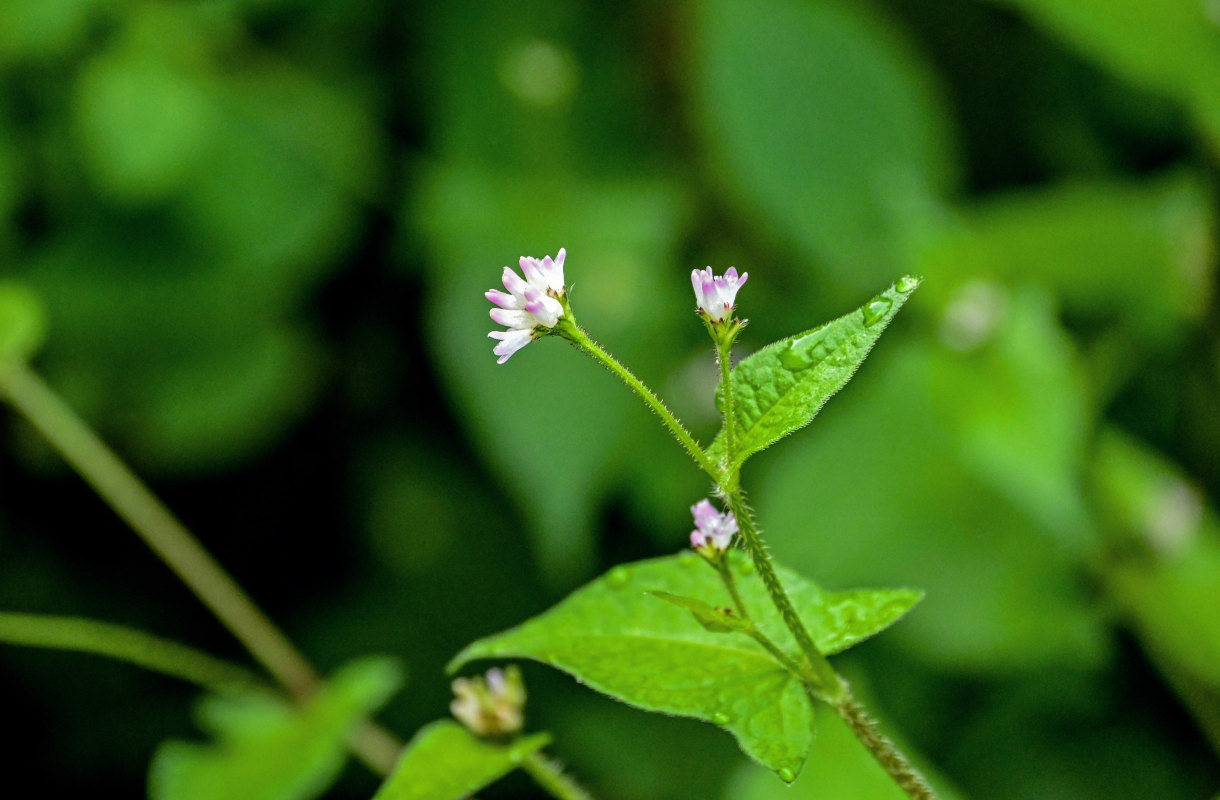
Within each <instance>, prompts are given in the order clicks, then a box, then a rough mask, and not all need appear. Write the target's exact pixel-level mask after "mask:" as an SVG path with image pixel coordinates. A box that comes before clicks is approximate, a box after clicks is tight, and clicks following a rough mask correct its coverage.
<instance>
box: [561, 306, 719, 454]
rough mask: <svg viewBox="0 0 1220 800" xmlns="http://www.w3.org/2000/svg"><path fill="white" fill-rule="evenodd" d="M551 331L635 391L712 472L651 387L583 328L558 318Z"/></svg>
mask: <svg viewBox="0 0 1220 800" xmlns="http://www.w3.org/2000/svg"><path fill="white" fill-rule="evenodd" d="M555 331H556V332H557V333H558V334H559V335H560V336H562V337H564V338H565V339H567V340H568V341H570V342H571V343H572V344H574V345H576V347H577V348H579V349H580V350H581V351H582V352H584V353H586V354H588V355H589V356H591V357H592V358H593V359H594V360H595V361H597V362H598V363H599V364H601V365H602V366H603V367H605V368H606V369H608V370H610V371H611V372H612V373H614V375H615V376H616V377H617V378H618V379H619V380H621V381H622V382H623V383H624V384H626V385H627V388H629V389H631V391H633V392H635V393H636V394H637V395H638V396H639V398H640V399H641V400H643V401H644V403H645V404H646V405H647V406H648V407H649V408H651V409H652V411H653V413H655V414H656V415H657V416H658V417H660V418H661V422H662V423H663V424H664V425H665V427H666V428H668V429H669V432H670V433H671V434H673V437H674V438H675V439H677V440H678V443H679V444H681V445H682V447H683V448H684V449H685V450H686V452H687V454H688V455H689V456H690V457H691V458H692V459H694V461H695V463H696V464H698V465H699V467H700V468H701V469H703V470H704V471H705V472H707V473H708V474H709V475H715V474H716V465H715V464H713V463H712V461H711V459H709V458H708V456H707V453H706V452H705V451H704V450H703V448H702V447H700V446H699V443H698V442H696V441H695V437H693V436H691V434H690V431H688V430H687V429H686V427H685V426H684V425H683V424H682V423H681V422H680V421H679V420H678V418H677V417H675V416H674V414H673V412H672V411H670V410H669V408H668V407H667V406H666V405H665V403H663V402H662V401H661V398H659V397H657V396H656V394H654V393H653V391H652V390H651V389H649V388H648V387H647V386H645V385H644V383H643V381H641V380H640V379H639V378H637V377H636V376H635V375H634V374H632V372H631V370H629V369H627V367H625V366H623V364H622V362H620V361H619V360H618V359H616V358H615V357H614V356H612V355H610V353H609V352H607V351H606V350H605V349H604V348H603V347H602V346H601V345H599V344H598V343H597V342H595V341H593V340H592V339H591V338H589V335H588V334H587V333H585V331H584V329H582V328H581V327H580V326H578V325H576V324H575V323H573V322H571V321H569V320H567V319H561V320H560V321H559V325H558V326H557V327H556V328H555Z"/></svg>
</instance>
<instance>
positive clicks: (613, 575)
mask: <svg viewBox="0 0 1220 800" xmlns="http://www.w3.org/2000/svg"><path fill="white" fill-rule="evenodd" d="M628 583H631V570H629V569H627V568H626V567H624V566H617V567H615V568H614V569H612V570H610V571H609V572H607V573H606V585H607V586H609V587H610V588H611V589H622V588H623V587H624V586H626V585H627V584H628Z"/></svg>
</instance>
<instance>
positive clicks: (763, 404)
mask: <svg viewBox="0 0 1220 800" xmlns="http://www.w3.org/2000/svg"><path fill="white" fill-rule="evenodd" d="M919 283H920V280H919V279H917V278H912V277H907V278H903V279H902V280H901V281H899V282H898V283H896V284H894V285H893V286H891V287H890V288H889V289H886V290H885V291H884V292H882V293H881V294H879V295H877V296H876V297H874V298H873V299H872V300H870V301H868V302H867V303H865V304H864V306H863V307H861V308H860V309H859V310H857V311H853V312H852V313H850V314H848V315H846V316H843V317H839V318H838V319H836V320H834V321H833V322H828V323H826V324H825V325H822V326H820V327H817V328H814V329H812V330H809V331H805V332H804V333H800V334H797V335H795V336H789V337H788V338H786V339H780V340H779V341H778V342H774V343H772V344H769V345H767V346H766V347H764V348H763V349H762V350H759V351H758V352H757V353H755V354H754V355H752V356H750V357H749V358H746V359H743V360H742V361H741V363H739V364H738V365H737V366H736V367H735V368H734V369H733V372H732V378H731V380H732V385H733V399H734V406H735V409H734V419H733V422H734V423H735V426H736V427H735V438H736V447H737V449H736V453H734V454H732V463H731V465H730V466H731V467H732V468H734V469H735V468H737V467H739V466H741V464H742V463H743V462H744V461H745V460H746V459H747V458H749V457H750V456H751V455H752V454H754V453H757V452H758V451H759V450H763V449H765V448H767V447H770V446H771V445H772V444H773V443H775V442H776V441H777V440H779V439H782V438H783V437H785V436H787V435H788V434H790V433H792V432H793V431H795V430H798V429H799V428H803V427H804V426H805V425H808V424H809V423H810V422H811V421H812V420H813V418H814V417H815V416H817V413H818V412H819V411H821V410H822V406H823V405H825V403H826V401H827V400H829V399H830V397H831V396H832V395H833V394H834V393H835V392H837V391H839V390H840V389H842V388H843V387H844V386H845V385H846V384H847V382H848V381H849V380H851V377H852V375H854V374H855V372H856V370H857V369H858V368H859V366H860V364H861V363H862V362H863V361H864V359H865V358H866V357H867V356H868V353H869V350H871V349H872V347H873V344H874V343H875V342H876V341H877V339H878V338H879V337H880V336H881V333H882V331H884V330H885V328H886V326H887V325H889V323H890V320H892V319H893V318H894V315H896V314H897V313H898V309H900V308H902V306H903V304H904V303H906V301H907V298H908V297H910V296H911V292H913V291H914V290H915V288H916V287H918V286H919ZM899 287H901V288H899ZM717 400H718V401H719V402H720V403H721V404H723V392H722V391H720V392H718V394H717ZM727 447H728V441H727V438H726V436H725V432H724V431H723V430H722V431H721V432H720V434H719V435H718V436H717V437H716V439H715V441H713V442H712V444H711V447H710V448H709V452H710V454H711V455H712V457H713V458H715V459H719V458H722V457H725V456H729V455H730V454H729V453H727V452H726V451H727Z"/></svg>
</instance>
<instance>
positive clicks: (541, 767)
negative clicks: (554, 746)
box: [521, 752, 593, 800]
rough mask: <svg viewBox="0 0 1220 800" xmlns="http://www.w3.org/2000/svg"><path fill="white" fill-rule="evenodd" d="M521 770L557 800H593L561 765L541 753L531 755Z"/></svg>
mask: <svg viewBox="0 0 1220 800" xmlns="http://www.w3.org/2000/svg"><path fill="white" fill-rule="evenodd" d="M521 768H522V769H523V770H525V771H526V772H527V773H529V776H530V777H531V778H533V779H534V781H535V782H536V783H537V784H538V785H539V786H541V787H542V788H543V789H545V790H546V793H547V794H549V795H550V796H551V797H554V798H556V800H593V795H591V794H589V793H588V792H587V791H585V789H584V787H582V786H581V785H580V784H578V783H577V782H576V781H575V780H574V779H573V778H572V776H570V775H568V774H566V773H565V772H564V771H563V768H562V767H560V765H559V764H556V763H555V762H554V761H551V760H549V759H547V757H546V756H544V755H542V754H541V753H538V752H533V753H530V754H529V755H528V756H526V757H525V759H524V760H523V761H522V762H521Z"/></svg>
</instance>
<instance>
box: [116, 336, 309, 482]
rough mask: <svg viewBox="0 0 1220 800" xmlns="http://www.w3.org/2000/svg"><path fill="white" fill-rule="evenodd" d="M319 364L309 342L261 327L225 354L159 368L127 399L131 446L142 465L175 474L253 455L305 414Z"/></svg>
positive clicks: (305, 339)
mask: <svg viewBox="0 0 1220 800" xmlns="http://www.w3.org/2000/svg"><path fill="white" fill-rule="evenodd" d="M320 359H321V354H320V353H319V351H318V347H317V345H316V343H315V342H314V341H313V340H312V338H311V337H308V336H306V335H303V334H302V333H301V332H299V331H294V330H291V329H284V330H277V329H268V330H265V331H260V332H258V333H257V334H255V335H251V336H250V337H249V338H248V340H246V341H244V342H242V343H241V344H240V345H239V346H238V347H235V348H233V349H231V350H230V349H224V350H216V351H213V352H209V353H207V354H206V355H204V354H201V355H200V357H198V358H197V359H195V360H193V361H186V362H184V363H181V364H176V365H172V366H164V367H162V368H161V369H160V370H159V371H157V372H154V373H151V374H149V375H146V376H144V380H143V381H142V382H141V384H140V385H139V386H138V387H135V388H133V389H131V390H130V394H129V395H128V400H129V402H130V403H131V407H130V411H134V412H135V413H134V414H133V415H132V417H131V420H130V422H131V425H132V432H131V433H132V438H133V440H134V442H133V446H134V448H135V449H137V450H138V451H139V455H140V457H141V460H142V461H143V462H145V463H149V464H154V465H156V466H157V467H159V468H161V469H170V470H174V471H179V472H181V471H184V470H196V469H203V470H207V469H213V468H217V467H220V466H223V465H224V464H228V463H233V462H236V461H240V460H242V459H244V458H248V457H250V456H251V455H253V454H256V453H258V452H261V451H263V450H265V449H267V448H268V447H270V446H271V445H272V444H274V443H275V442H277V441H279V440H280V439H281V438H282V437H283V436H285V435H286V434H287V433H288V432H289V431H290V430H291V429H292V427H293V426H294V425H295V424H296V423H297V422H298V421H299V420H300V419H301V418H302V417H304V416H305V414H306V412H307V411H308V410H309V408H310V406H311V405H312V403H313V398H314V394H315V392H316V390H317V386H318V383H319V377H320V373H321V369H320V365H319V361H320Z"/></svg>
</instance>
